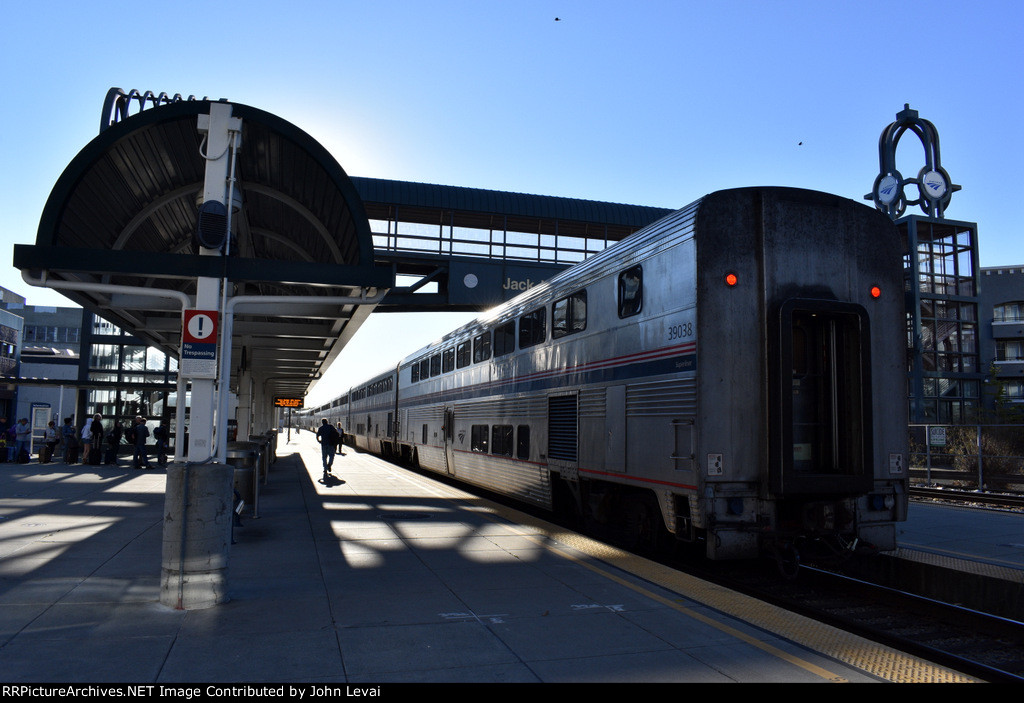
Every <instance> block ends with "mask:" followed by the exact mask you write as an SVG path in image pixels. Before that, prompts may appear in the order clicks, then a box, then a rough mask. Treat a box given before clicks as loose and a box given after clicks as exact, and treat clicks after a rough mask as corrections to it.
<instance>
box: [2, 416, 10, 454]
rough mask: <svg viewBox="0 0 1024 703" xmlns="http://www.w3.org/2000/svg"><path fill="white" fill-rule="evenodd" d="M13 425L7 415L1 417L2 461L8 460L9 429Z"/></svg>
mask: <svg viewBox="0 0 1024 703" xmlns="http://www.w3.org/2000/svg"><path fill="white" fill-rule="evenodd" d="M10 429H11V425H10V423H9V422H7V418H6V417H0V461H7V451H8V450H7V431H8V430H10Z"/></svg>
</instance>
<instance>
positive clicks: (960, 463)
mask: <svg viewBox="0 0 1024 703" xmlns="http://www.w3.org/2000/svg"><path fill="white" fill-rule="evenodd" d="M910 475H911V478H917V479H924V481H925V482H926V483H928V484H929V485H932V484H937V483H944V484H948V485H955V486H958V487H962V488H974V489H979V490H981V489H985V490H999V491H1015V492H1020V491H1024V425H938V424H936V425H932V424H925V425H916V424H913V425H910Z"/></svg>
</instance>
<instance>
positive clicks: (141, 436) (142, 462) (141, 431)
mask: <svg viewBox="0 0 1024 703" xmlns="http://www.w3.org/2000/svg"><path fill="white" fill-rule="evenodd" d="M147 439H149V428H148V427H146V420H145V418H143V417H142V416H141V415H139V416H137V417H136V418H135V441H134V444H135V468H136V469H149V468H152V467H151V466H150V465H149V456H148V455H147V454H146V440H147Z"/></svg>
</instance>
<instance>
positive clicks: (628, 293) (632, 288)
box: [619, 266, 644, 317]
mask: <svg viewBox="0 0 1024 703" xmlns="http://www.w3.org/2000/svg"><path fill="white" fill-rule="evenodd" d="M643 302H644V271H643V268H642V267H640V266H634V267H633V268H631V269H628V270H626V271H623V272H622V273H620V274H619V317H629V316H631V315H636V314H637V313H638V312H640V309H641V308H642V307H643Z"/></svg>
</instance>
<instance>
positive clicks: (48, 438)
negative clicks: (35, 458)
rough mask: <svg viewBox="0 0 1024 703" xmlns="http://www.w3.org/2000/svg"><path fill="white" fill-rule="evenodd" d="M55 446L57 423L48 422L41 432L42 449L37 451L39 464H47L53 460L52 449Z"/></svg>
mask: <svg viewBox="0 0 1024 703" xmlns="http://www.w3.org/2000/svg"><path fill="white" fill-rule="evenodd" d="M56 446H57V423H56V422H54V421H53V420H50V421H49V422H48V423H47V424H46V429H45V430H43V448H42V449H40V450H39V463H40V464H49V463H50V459H52V458H53V449H54V447H56Z"/></svg>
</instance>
